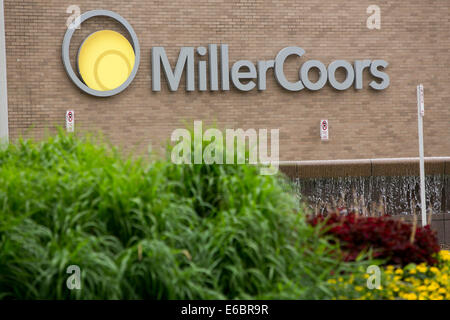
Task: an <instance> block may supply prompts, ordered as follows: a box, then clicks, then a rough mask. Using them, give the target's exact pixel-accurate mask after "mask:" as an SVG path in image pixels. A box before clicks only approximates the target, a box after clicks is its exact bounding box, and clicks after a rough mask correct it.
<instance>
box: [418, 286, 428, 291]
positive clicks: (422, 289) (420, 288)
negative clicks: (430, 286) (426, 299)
mask: <svg viewBox="0 0 450 320" xmlns="http://www.w3.org/2000/svg"><path fill="white" fill-rule="evenodd" d="M417 290H419V291H425V290H427V287H425V286H420V287H417Z"/></svg>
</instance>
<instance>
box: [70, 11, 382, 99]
mask: <svg viewBox="0 0 450 320" xmlns="http://www.w3.org/2000/svg"><path fill="white" fill-rule="evenodd" d="M98 16H104V17H109V18H112V19H115V20H116V21H117V22H119V23H120V24H121V25H122V26H123V27H124V28H125V29H126V30H127V32H128V34H129V36H130V38H131V43H130V42H128V40H127V39H126V38H125V37H124V36H122V35H121V34H119V33H117V32H115V31H111V30H101V31H98V32H95V33H93V34H92V35H90V36H89V37H88V38H87V39H85V41H84V42H83V44H82V45H81V47H80V49H79V52H78V59H77V67H78V68H77V71H78V72H77V73H75V71H74V70H73V68H72V65H71V63H70V58H69V49H70V42H71V40H72V36H73V34H74V32H75V30H76V29H79V28H80V25H81V23H83V22H84V21H86V20H87V19H91V18H94V17H98ZM228 50H229V48H228V45H226V44H222V45H220V46H219V45H217V44H210V45H209V46H208V48H206V47H198V48H196V49H195V48H194V47H182V48H181V50H180V53H179V56H178V60H177V63H176V65H175V67H174V68H172V66H171V65H170V63H169V60H168V58H167V55H166V51H165V50H164V48H163V47H154V48H153V49H152V78H153V80H152V89H153V91H160V90H161V71H163V72H164V74H165V76H166V79H167V82H168V86H169V89H170V90H171V91H176V90H178V87H179V84H180V80H181V76H182V74H183V73H184V74H185V75H186V90H187V91H195V90H197V89H198V90H199V91H206V90H208V87H209V90H211V91H218V90H223V91H227V90H230V84H231V83H232V84H233V86H234V87H235V88H236V89H238V90H240V91H250V90H253V89H254V88H256V87H258V90H261V91H262V90H266V88H267V85H266V78H267V71H268V70H269V69H273V70H274V74H275V78H276V80H277V81H278V83H279V84H280V86H281V87H283V88H284V89H286V90H288V91H301V90H304V89H307V90H313V91H315V90H320V89H321V88H323V87H324V86H325V85H326V83H329V84H330V85H331V86H332V87H333V88H335V89H337V90H346V89H348V88H350V87H351V86H353V85H354V87H355V88H356V89H362V88H363V83H364V79H363V73H364V70H365V69H368V70H370V73H371V74H372V76H373V77H374V78H375V79H376V80H373V81H371V82H370V83H369V84H368V85H369V86H370V87H371V88H373V89H375V90H383V89H386V88H387V87H388V86H389V76H388V75H387V74H386V73H385V72H383V71H382V69H384V68H386V67H387V66H388V63H387V62H386V61H384V60H373V61H372V60H356V61H354V63H350V62H348V61H345V60H336V61H333V62H331V63H330V64H329V65H328V66H325V64H323V63H322V62H320V61H318V60H308V61H306V62H305V63H303V65H302V66H301V67H300V69H299V70H298V79H297V80H295V81H289V80H288V79H287V78H286V75H285V72H284V71H285V70H284V65H285V61H286V59H287V58H288V57H289V56H298V57H302V56H303V55H304V54H305V50H303V49H302V48H300V47H287V48H284V49H282V50H280V52H278V54H277V55H276V57H275V58H274V59H273V60H263V61H258V63H257V64H256V65H255V64H254V63H253V62H251V61H249V60H239V61H237V62H234V63H233V64H232V65H231V68H230V62H229V59H228ZM206 55H208V65H207V62H206V61H205V60H202V59H201V58H202V57H205V56H206ZM62 58H63V63H64V67H65V69H66V71H67V74H68V75H69V78H70V79H71V80H72V81H73V82H74V83H75V85H76V86H77V87H78V88H80V89H81V90H82V91H84V92H86V93H88V94H91V95H94V96H98V97H109V96H112V95H115V94H118V93H120V92H122V91H123V90H125V89H126V88H127V87H128V86H129V85H130V83H131V82H132V81H133V79H134V77H135V76H136V73H137V70H138V68H139V63H140V47H139V41H138V38H137V36H136V33H135V32H134V30H133V28H132V27H131V25H130V24H129V23H128V22H127V21H126V20H125V19H124V18H122V17H121V16H120V15H118V14H117V13H114V12H112V11H107V10H94V11H89V12H86V13H84V14H82V15H81V16H80V17H79V18H77V19H75V21H74V22H73V23H72V24H70V25H69V27H68V30H67V32H66V34H65V36H64V41H63V46H62ZM196 60H197V67H195V63H196ZM313 69H316V70H318V71H319V79H318V80H317V81H311V80H310V78H309V76H308V75H309V72H310V70H313ZM338 69H344V70H345V72H346V77H345V79H344V80H343V81H339V80H338V79H336V71H337V70H338ZM196 73H198V76H197V79H198V80H197V83H196ZM219 74H220V88H219Z"/></svg>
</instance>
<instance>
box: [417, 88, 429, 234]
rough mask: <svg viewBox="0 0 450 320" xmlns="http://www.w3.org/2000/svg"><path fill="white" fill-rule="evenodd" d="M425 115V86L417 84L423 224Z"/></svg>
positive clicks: (424, 205) (424, 218)
mask: <svg viewBox="0 0 450 320" xmlns="http://www.w3.org/2000/svg"><path fill="white" fill-rule="evenodd" d="M424 115H425V105H424V92H423V86H422V85H418V86H417V118H418V125H419V127H418V129H419V130H418V131H419V157H420V201H421V209H422V226H426V224H427V212H426V206H427V199H426V198H425V163H424V151H423V116H424Z"/></svg>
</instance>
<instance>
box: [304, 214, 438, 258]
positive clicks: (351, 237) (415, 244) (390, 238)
mask: <svg viewBox="0 0 450 320" xmlns="http://www.w3.org/2000/svg"><path fill="white" fill-rule="evenodd" d="M308 221H309V223H311V224H312V225H318V224H320V225H322V226H323V228H324V229H323V230H324V232H325V233H326V234H329V235H333V236H335V237H336V238H337V239H339V240H340V245H341V248H342V251H343V252H344V259H345V260H346V261H354V260H355V259H356V258H357V256H358V255H359V254H360V253H361V252H362V251H363V250H367V249H369V248H371V249H373V257H374V258H379V259H384V260H386V263H387V264H394V265H401V266H405V265H407V264H408V263H421V262H426V263H427V264H430V265H433V264H436V263H437V260H436V258H435V256H436V253H437V252H439V249H440V247H439V244H438V240H437V236H436V233H435V231H433V230H432V229H431V228H430V227H429V226H428V225H427V226H425V227H415V231H414V226H412V225H411V224H408V223H405V222H402V221H398V220H394V219H392V217H390V216H387V215H385V216H380V217H367V216H359V215H357V214H355V213H349V214H348V215H341V214H337V213H332V214H329V215H327V216H323V215H318V216H315V217H314V216H311V217H310V218H309V219H308ZM413 233H414V234H413Z"/></svg>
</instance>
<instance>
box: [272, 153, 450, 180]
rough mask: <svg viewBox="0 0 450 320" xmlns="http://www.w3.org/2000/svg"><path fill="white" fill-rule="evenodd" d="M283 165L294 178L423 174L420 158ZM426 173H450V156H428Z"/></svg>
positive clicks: (289, 175)
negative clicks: (420, 170)
mask: <svg viewBox="0 0 450 320" xmlns="http://www.w3.org/2000/svg"><path fill="white" fill-rule="evenodd" d="M279 165H280V170H281V171H282V172H283V173H285V174H286V175H287V176H288V177H290V178H335V177H368V176H418V175H419V158H392V159H390V158H382V159H355V160H317V161H280V162H279ZM425 173H426V174H427V175H439V174H442V175H445V174H450V157H428V158H425Z"/></svg>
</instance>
